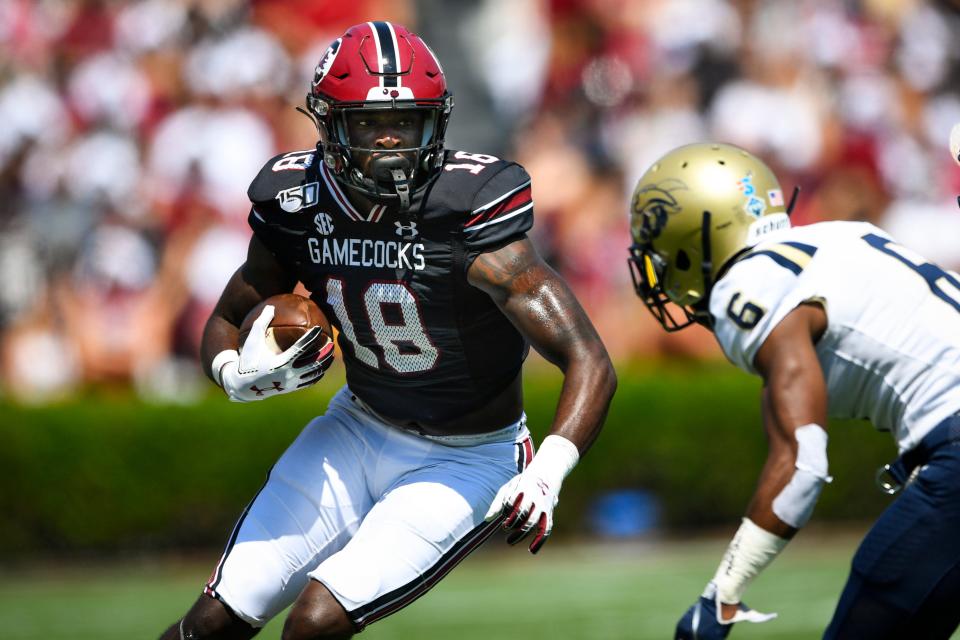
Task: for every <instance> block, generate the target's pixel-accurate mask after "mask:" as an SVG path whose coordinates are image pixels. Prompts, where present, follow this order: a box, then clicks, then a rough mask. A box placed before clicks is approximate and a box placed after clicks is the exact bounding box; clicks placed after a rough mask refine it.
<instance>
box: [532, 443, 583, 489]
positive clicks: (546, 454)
mask: <svg viewBox="0 0 960 640" xmlns="http://www.w3.org/2000/svg"><path fill="white" fill-rule="evenodd" d="M579 461H580V450H579V449H577V445H575V444H573V443H572V442H570V441H569V440H567V439H566V438H564V437H563V436H553V435H551V436H547V437H546V438H544V439H543V442H541V443H540V448H539V449H537V455H535V456H534V457H533V461H532V462H531V463H530V467H533V466H536V470H537V471H538V472H539V473H540V474H541V475H542V476H544V477H545V479H546V480H548V481H552V482H553V484H552V485H551V486H554V487H555V488H556V489H559V488H560V485H561V484H563V479H564V478H566V477H567V474H568V473H570V471H572V470H573V468H574V467H575V466H576V465H577V462H579ZM528 468H529V467H528Z"/></svg>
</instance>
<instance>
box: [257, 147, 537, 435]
mask: <svg viewBox="0 0 960 640" xmlns="http://www.w3.org/2000/svg"><path fill="white" fill-rule="evenodd" d="M248 195H249V197H250V200H251V201H252V202H253V208H252V210H251V211H250V216H249V222H250V226H251V227H252V228H253V231H254V233H255V234H256V236H257V237H258V238H259V239H260V240H261V241H263V243H264V244H265V245H266V246H267V247H268V248H269V249H270V251H271V252H272V253H273V254H274V255H275V256H276V257H277V259H278V260H279V261H280V262H281V264H283V265H284V266H285V267H286V268H287V269H288V270H289V271H290V273H292V274H293V275H294V276H296V277H297V278H298V279H299V280H300V282H302V283H303V284H304V286H306V288H307V289H309V290H310V291H311V294H312V296H311V297H312V298H313V299H314V300H315V301H316V302H317V303H318V304H319V305H320V307H321V308H322V309H323V311H324V313H326V315H327V317H328V318H329V319H330V320H331V322H332V323H333V325H334V326H335V327H336V328H337V329H338V330H339V338H338V344H339V345H340V350H341V353H342V356H343V361H344V364H345V365H346V371H347V383H348V384H349V385H350V388H351V389H352V390H353V391H354V393H356V394H357V395H358V396H359V397H360V398H361V399H362V400H363V401H364V402H366V403H367V404H368V405H369V406H370V407H371V408H373V409H374V410H375V411H377V412H378V413H380V414H381V415H385V416H388V417H390V418H393V419H396V420H399V421H404V422H407V421H413V422H419V423H425V424H437V423H441V422H446V421H449V420H453V419H456V418H457V417H459V416H462V415H464V414H466V413H468V412H470V411H473V410H475V409H478V408H479V407H481V406H483V405H484V404H485V403H487V402H488V401H489V400H491V399H492V398H493V397H494V396H496V395H497V394H498V393H500V392H501V391H502V390H503V389H504V388H505V387H506V386H507V385H508V384H509V383H510V382H511V381H512V380H513V379H514V378H515V377H516V375H517V374H518V373H519V371H520V367H521V365H522V363H523V360H524V358H525V357H526V354H527V350H528V346H527V343H526V341H525V340H524V339H523V338H522V336H521V335H520V334H519V333H518V332H517V330H516V329H515V328H514V327H513V325H512V324H511V323H510V321H509V320H508V319H507V318H506V317H505V316H504V315H503V314H502V313H501V312H500V310H499V309H498V308H497V306H496V305H495V304H494V302H493V301H492V300H491V299H490V297H489V296H487V295H486V294H485V293H483V292H482V291H480V290H478V289H476V288H474V287H472V286H470V284H469V283H468V282H467V278H466V274H467V268H468V267H469V266H470V264H471V263H472V261H473V260H474V258H476V256H477V255H479V254H480V253H482V252H485V251H491V250H495V249H497V248H499V247H501V246H503V245H505V244H508V243H510V242H512V241H514V240H517V239H519V238H522V237H523V236H524V234H525V233H526V231H527V230H528V229H530V227H531V226H532V225H533V201H532V198H531V189H530V176H529V175H528V174H527V172H526V171H525V170H524V169H523V167H521V166H520V165H518V164H516V163H512V162H507V161H503V160H499V159H497V158H495V157H493V156H489V155H484V154H474V153H465V152H462V151H452V150H448V151H447V152H446V156H445V163H444V166H443V169H442V171H441V172H440V174H439V175H438V176H437V177H436V178H435V179H434V180H433V181H432V182H431V183H430V184H429V186H428V187H427V188H426V189H425V190H423V191H421V192H418V193H417V194H414V196H413V197H412V198H411V200H412V204H411V207H410V210H409V212H405V213H401V212H400V211H399V210H396V209H393V208H391V207H388V206H383V205H379V204H378V205H376V206H374V207H373V208H372V209H370V210H369V211H359V210H357V208H356V207H354V206H353V205H352V204H351V203H350V201H349V200H348V199H347V195H346V193H345V192H344V190H343V189H342V187H341V185H340V184H339V183H337V182H336V181H335V180H334V178H333V176H332V174H331V173H330V172H329V171H328V170H327V168H326V166H325V165H324V164H323V162H319V161H317V159H316V153H315V152H314V151H295V152H292V153H287V154H284V155H281V156H277V157H275V158H273V159H271V160H270V161H269V162H268V163H267V164H266V165H265V166H264V168H263V169H262V170H261V171H260V173H259V175H258V176H257V177H256V178H255V179H254V181H253V183H252V184H251V185H250V189H249V191H248Z"/></svg>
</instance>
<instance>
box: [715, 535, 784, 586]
mask: <svg viewBox="0 0 960 640" xmlns="http://www.w3.org/2000/svg"><path fill="white" fill-rule="evenodd" d="M787 542H789V540H787V539H785V538H781V537H780V536H777V535H774V534H772V533H770V532H769V531H767V530H766V529H761V528H760V527H758V526H757V525H756V524H754V523H753V521H752V520H751V519H750V518H744V519H743V523H742V524H741V525H740V528H739V529H737V533H736V535H734V536H733V540H731V541H730V546H729V547H727V552H726V553H725V554H724V556H723V560H722V561H721V562H720V566H719V567H718V568H717V573H716V575H714V577H713V581H714V583H716V585H717V597H718V598H719V599H720V602H722V603H723V604H738V603H739V602H740V600H741V597H742V596H743V592H744V591H746V589H747V585H748V584H750V581H751V580H753V579H754V578H756V577H757V575H759V574H760V572H761V571H763V570H764V569H765V568H766V567H767V565H769V564H770V563H771V562H773V559H774V558H776V557H777V554H779V553H780V552H781V551H782V550H783V548H784V547H785V546H787Z"/></svg>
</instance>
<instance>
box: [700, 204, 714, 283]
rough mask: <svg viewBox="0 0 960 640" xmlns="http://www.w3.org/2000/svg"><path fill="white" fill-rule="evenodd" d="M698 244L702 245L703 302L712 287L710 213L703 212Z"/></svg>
mask: <svg viewBox="0 0 960 640" xmlns="http://www.w3.org/2000/svg"><path fill="white" fill-rule="evenodd" d="M700 242H701V245H702V247H701V248H702V251H703V260H701V262H700V269H701V271H702V272H703V298H704V300H706V299H707V297H708V296H709V295H710V287H711V286H713V283H712V282H711V276H710V274H711V272H713V255H712V252H711V251H710V212H709V211H704V212H703V223H702V225H701V227H700Z"/></svg>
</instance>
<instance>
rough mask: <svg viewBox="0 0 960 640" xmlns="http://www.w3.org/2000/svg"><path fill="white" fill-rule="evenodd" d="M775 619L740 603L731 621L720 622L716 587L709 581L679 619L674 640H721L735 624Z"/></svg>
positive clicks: (775, 615) (771, 615)
mask: <svg viewBox="0 0 960 640" xmlns="http://www.w3.org/2000/svg"><path fill="white" fill-rule="evenodd" d="M776 617H777V614H775V613H760V612H759V611H754V610H753V609H751V608H750V607H748V606H747V605H745V604H743V603H742V602H741V603H740V604H739V605H737V613H736V614H734V616H733V617H732V618H731V619H729V620H721V619H720V599H719V598H718V597H717V585H715V584H714V583H713V582H712V581H711V582H710V583H709V584H707V588H706V589H704V590H703V594H702V595H701V596H700V599H699V600H697V601H696V602H695V603H693V606H692V607H690V608H689V609H687V612H686V613H684V614H683V617H682V618H680V622H678V623H677V631H676V634H675V635H674V640H722V639H723V638H726V637H727V636H728V635H730V630H731V629H732V628H733V623H735V622H766V621H767V620H772V619H774V618H776Z"/></svg>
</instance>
